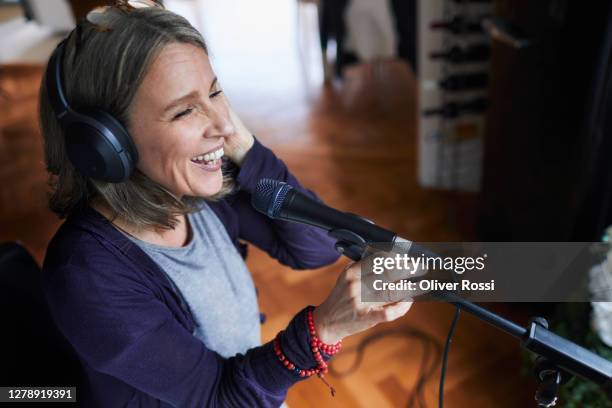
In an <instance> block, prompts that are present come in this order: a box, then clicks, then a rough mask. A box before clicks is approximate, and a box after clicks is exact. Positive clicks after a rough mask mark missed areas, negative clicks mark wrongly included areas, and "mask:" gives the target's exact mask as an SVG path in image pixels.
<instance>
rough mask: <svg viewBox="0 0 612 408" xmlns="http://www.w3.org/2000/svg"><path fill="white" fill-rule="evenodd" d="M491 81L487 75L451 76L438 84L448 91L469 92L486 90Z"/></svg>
mask: <svg viewBox="0 0 612 408" xmlns="http://www.w3.org/2000/svg"><path fill="white" fill-rule="evenodd" d="M488 81H489V76H488V75H487V74H486V73H475V74H457V75H450V76H448V77H446V78H445V79H443V80H441V81H439V82H438V86H439V87H440V88H442V89H444V90H447V91H468V90H472V89H479V88H485V87H486V86H487V83H488Z"/></svg>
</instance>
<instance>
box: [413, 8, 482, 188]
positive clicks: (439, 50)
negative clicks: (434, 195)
mask: <svg viewBox="0 0 612 408" xmlns="http://www.w3.org/2000/svg"><path fill="white" fill-rule="evenodd" d="M492 14H493V2H492V1H482V0H481V1H474V0H471V1H468V0H464V1H458V0H419V1H418V3H417V16H418V18H417V25H418V27H417V41H418V45H417V49H418V87H417V89H418V96H417V98H418V103H417V109H418V112H417V122H418V123H417V129H418V130H417V134H418V149H419V154H418V157H419V162H418V181H419V184H420V185H421V186H423V187H426V188H436V189H445V190H456V191H479V190H480V184H481V177H482V155H483V144H484V143H483V139H484V128H485V111H486V103H487V102H486V101H487V78H488V74H489V61H488V59H489V58H488V50H489V43H490V41H489V38H488V36H487V35H486V34H485V32H484V31H482V30H479V28H480V24H481V21H482V19H483V18H484V17H487V16H490V15H492ZM445 22H451V24H450V25H447V24H444V23H445ZM483 77H484V78H483Z"/></svg>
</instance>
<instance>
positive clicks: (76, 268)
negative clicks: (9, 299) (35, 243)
mask: <svg viewBox="0 0 612 408" xmlns="http://www.w3.org/2000/svg"><path fill="white" fill-rule="evenodd" d="M263 177H269V178H273V179H277V180H283V181H286V182H288V183H290V184H291V185H293V186H294V187H296V188H298V189H300V190H301V191H302V192H305V193H307V194H311V195H313V194H312V193H311V192H309V191H308V190H305V189H304V188H303V187H301V186H300V185H299V183H298V182H297V180H296V179H295V177H293V176H292V175H291V174H290V173H289V171H288V170H287V167H286V166H285V164H284V163H283V162H282V161H281V160H279V159H278V158H277V157H276V156H275V155H274V153H272V151H270V150H269V149H267V148H266V147H264V146H263V145H262V144H261V143H259V142H258V141H256V142H255V144H254V146H253V148H252V149H251V150H250V151H249V153H248V154H247V157H246V158H245V161H244V163H243V166H242V167H241V168H240V171H239V173H238V175H237V178H236V179H237V183H238V186H239V192H238V193H237V194H235V195H232V196H231V197H229V198H227V199H225V200H222V201H219V202H214V203H210V204H209V205H210V207H211V208H212V209H213V211H214V212H215V213H216V214H217V216H218V217H219V219H220V220H221V222H222V223H223V224H224V225H225V227H226V229H227V232H228V234H229V236H230V238H231V239H232V241H233V242H234V244H235V245H236V247H237V248H238V249H239V251H240V252H241V254H242V255H243V256H246V245H244V244H242V243H241V242H240V241H239V240H244V241H248V242H251V243H253V244H254V245H256V246H258V247H260V248H262V249H263V250H265V251H266V252H268V253H269V254H270V255H271V256H273V257H274V258H276V259H278V260H279V261H280V262H281V263H283V264H285V265H288V266H291V267H293V268H296V269H306V268H316V267H320V266H323V265H327V264H330V263H332V262H334V261H335V260H336V259H337V258H338V254H337V253H336V252H335V250H334V248H333V240H332V239H330V238H329V237H328V236H327V235H326V233H325V232H324V231H321V230H318V229H315V228H312V227H308V226H304V225H300V224H295V223H287V222H282V221H273V220H270V219H268V218H267V217H265V216H263V215H261V214H260V213H258V212H256V211H255V210H254V209H252V208H251V205H250V194H251V192H253V191H254V188H255V185H256V183H257V181H258V180H259V179H260V178H263ZM313 196H314V195H313ZM43 288H44V291H45V295H46V298H47V301H48V304H49V307H50V310H51V313H52V315H53V318H54V320H55V322H56V324H57V325H58V327H59V329H60V331H61V332H62V333H63V334H64V336H65V337H66V338H67V339H68V341H69V342H70V343H71V344H72V346H73V347H74V349H75V351H76V353H77V355H78V356H79V359H80V360H81V362H82V364H83V368H84V371H85V374H86V376H87V380H88V382H89V385H90V386H89V388H90V393H91V396H92V398H93V402H88V405H85V406H89V404H92V405H93V404H94V403H95V404H96V405H98V406H100V407H169V406H173V407H181V408H182V407H198V408H201V407H205V406H207V407H208V406H211V407H216V406H219V407H230V406H231V407H271V406H279V405H281V404H282V402H283V401H284V400H285V397H286V394H287V390H288V389H289V387H290V386H291V385H292V384H294V383H295V382H297V381H298V380H299V379H300V378H299V377H298V376H297V375H296V374H294V373H292V372H290V371H288V370H287V369H286V368H284V366H282V364H281V363H280V362H279V361H278V360H277V357H276V356H275V354H274V351H273V348H272V344H271V343H267V344H264V345H263V346H260V347H256V348H253V349H250V350H249V351H248V352H247V353H246V354H245V355H240V354H239V355H236V356H234V357H232V358H229V359H224V358H222V357H221V356H219V355H218V354H217V353H215V352H214V351H212V350H209V349H207V348H206V346H205V345H204V344H203V343H202V342H201V341H200V340H198V339H197V338H196V337H194V336H193V335H192V332H193V329H194V320H193V317H192V316H191V314H190V312H189V310H188V308H186V307H185V306H184V305H182V302H181V299H180V298H179V297H178V296H177V294H176V293H175V292H174V291H173V290H172V287H171V285H170V283H169V281H168V278H167V277H166V275H165V274H164V272H163V271H162V270H161V269H160V268H159V267H158V266H157V264H155V263H154V262H153V261H152V260H151V259H150V258H149V257H148V256H147V255H146V254H145V253H144V252H143V251H142V250H141V249H140V248H138V246H136V245H135V244H133V243H132V242H131V241H130V240H129V239H127V238H126V237H124V236H123V234H121V233H120V232H118V231H117V230H116V229H115V228H114V227H113V226H112V225H111V224H110V223H109V222H108V221H107V220H106V218H104V217H103V216H102V215H100V214H99V213H97V212H96V211H94V210H93V209H91V208H88V209H86V210H84V211H81V212H79V213H75V214H72V215H71V216H70V217H68V219H67V220H66V222H64V224H63V225H62V226H61V227H60V229H59V230H58V232H57V233H56V235H55V236H54V238H53V240H52V241H51V243H50V244H49V247H48V250H47V256H46V258H45V261H44V266H43ZM228 301H231V299H228ZM219 306H220V307H222V305H219ZM308 337H309V334H308V330H307V324H306V319H305V312H304V310H302V311H301V312H300V313H298V314H297V315H296V316H295V317H294V318H293V320H292V321H291V322H290V323H289V325H288V326H287V329H286V330H285V332H284V334H283V335H282V336H281V346H282V349H283V351H284V353H285V354H286V355H287V357H288V358H289V359H290V360H291V361H293V362H295V363H296V366H298V367H304V368H307V367H311V366H313V365H314V364H315V363H314V360H313V358H312V355H311V351H310V346H309V341H308ZM80 395H81V397H83V395H84V394H83V393H82V392H81V393H80ZM86 395H89V393H86Z"/></svg>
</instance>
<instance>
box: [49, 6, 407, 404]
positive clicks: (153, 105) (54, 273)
mask: <svg viewBox="0 0 612 408" xmlns="http://www.w3.org/2000/svg"><path fill="white" fill-rule="evenodd" d="M140 3H141V4H142V2H140ZM40 123H41V130H42V134H43V136H44V140H45V154H46V163H47V168H48V170H49V172H50V173H51V180H52V185H53V191H52V194H51V197H50V207H51V209H52V210H53V211H54V212H56V213H57V214H58V215H59V216H60V217H62V218H66V221H65V222H64V224H63V225H62V226H61V228H60V229H59V230H58V232H57V233H56V235H55V237H54V238H53V240H52V242H51V243H50V244H49V247H48V251H47V256H46V259H45V262H44V274H43V275H44V277H43V284H44V290H45V294H46V297H47V301H48V303H49V307H50V310H51V312H52V315H53V318H54V320H55V321H56V323H57V325H58V327H59V329H60V330H61V332H62V333H63V334H64V336H65V337H66V338H67V339H68V341H69V342H70V343H71V345H72V346H73V348H74V350H75V352H76V354H77V355H78V357H79V359H80V361H81V363H82V366H83V369H84V372H85V374H86V378H87V385H88V389H89V392H88V393H86V394H90V395H91V397H90V398H91V400H90V401H87V402H86V405H85V406H100V407H169V406H173V407H204V406H224V407H225V406H227V407H253V406H279V405H281V404H282V403H283V401H284V400H285V398H286V394H287V391H288V389H289V387H290V386H291V385H292V384H294V383H296V382H297V381H299V380H302V379H305V378H307V377H309V376H312V375H319V374H320V375H323V374H324V373H325V372H326V361H327V360H329V358H331V355H333V354H335V352H337V351H338V349H339V344H340V343H339V342H340V341H341V339H342V338H343V337H345V336H348V335H351V334H354V333H357V332H360V331H363V330H365V329H367V328H369V327H372V326H373V325H375V324H377V323H379V322H382V321H388V320H392V319H395V318H397V317H399V316H401V315H403V314H405V313H406V312H407V311H408V309H409V307H410V303H398V304H388V305H381V306H379V307H376V308H371V307H365V306H364V305H363V304H362V303H360V302H359V301H358V297H359V290H358V289H359V281H360V277H359V268H360V266H359V264H355V265H353V266H352V267H350V268H347V269H345V270H344V271H343V272H342V273H341V274H340V275H339V278H338V280H337V282H336V286H335V287H334V288H333V290H332V291H331V293H330V294H329V296H328V297H327V299H326V300H325V301H324V302H323V303H322V304H321V305H319V306H317V307H312V306H308V307H305V308H304V309H303V310H302V311H301V312H299V313H298V314H297V315H296V316H295V317H294V318H293V319H292V320H291V321H290V322H289V323H288V325H287V327H286V329H285V330H283V331H281V332H280V333H279V335H278V336H277V337H276V340H275V341H273V342H269V343H266V344H263V345H262V344H261V342H260V319H259V310H258V306H257V299H256V293H255V287H254V284H253V281H252V278H251V275H250V273H249V271H248V269H247V267H246V265H245V262H244V258H245V256H246V245H245V244H243V242H250V243H252V244H254V245H256V246H258V247H260V248H262V249H263V250H265V251H266V252H267V253H269V254H270V255H271V256H273V257H275V258H276V259H277V260H278V261H279V262H281V263H283V264H285V265H289V266H291V267H293V268H295V269H304V268H316V267H320V266H323V265H327V264H330V263H332V262H334V261H335V260H336V259H337V255H336V253H335V251H334V249H333V243H332V242H331V241H330V239H329V238H328V237H327V236H326V235H325V234H324V233H323V232H321V231H319V230H316V229H314V228H311V227H307V226H302V225H298V224H291V223H285V222H281V221H273V220H270V219H268V218H266V217H265V216H263V215H261V214H259V213H257V212H256V211H254V210H253V209H252V208H251V206H250V204H249V202H250V195H251V193H252V192H253V190H254V187H255V185H256V183H257V181H258V180H259V179H261V178H264V177H268V178H273V179H278V180H282V181H285V182H287V183H289V184H291V185H292V186H293V187H294V188H296V189H299V190H300V191H302V192H303V193H305V194H309V195H311V196H312V193H311V192H309V191H308V190H305V189H304V188H303V187H302V186H300V184H299V183H298V181H297V180H296V179H295V177H293V176H292V175H291V173H290V172H289V171H288V170H287V167H286V166H285V165H284V163H283V162H282V161H280V160H279V159H278V158H277V157H276V156H275V155H274V153H273V152H272V151H270V150H269V149H267V148H266V147H264V146H263V145H262V144H261V143H260V142H259V141H258V140H256V139H254V138H253V136H252V135H251V133H250V132H249V131H248V130H247V129H246V128H245V126H244V125H243V124H242V122H241V121H240V119H239V118H238V117H237V116H236V115H235V114H234V112H233V111H232V109H231V107H230V105H229V104H228V102H227V100H226V99H225V96H224V95H223V92H222V90H221V87H220V84H219V81H218V80H217V78H216V76H215V74H214V72H213V70H212V68H211V65H210V62H209V59H208V54H207V48H206V45H205V43H204V40H203V39H202V36H201V35H200V33H199V32H198V31H197V30H195V29H194V28H193V27H192V26H191V25H190V24H189V23H188V22H187V21H186V20H185V19H183V18H182V17H179V16H178V15H176V14H173V13H171V12H169V11H166V10H164V9H163V8H162V7H160V6H156V5H155V4H152V5H151V7H146V8H135V7H133V5H131V4H129V3H128V2H118V3H117V4H115V5H113V6H109V7H106V8H103V9H97V10H95V11H93V12H91V13H90V14H89V15H88V18H87V19H85V20H83V21H81V22H79V24H78V25H77V27H76V28H75V30H73V32H71V33H70V35H69V36H68V37H67V39H66V40H65V41H64V42H63V43H62V44H61V45H60V46H59V47H58V49H57V50H56V51H55V52H54V54H53V56H52V57H51V59H50V61H49V64H48V66H47V73H46V80H45V81H43V86H42V88H41V95H40ZM232 169H233V170H232ZM82 394H83V393H81V395H82ZM83 402H84V403H85V401H83Z"/></svg>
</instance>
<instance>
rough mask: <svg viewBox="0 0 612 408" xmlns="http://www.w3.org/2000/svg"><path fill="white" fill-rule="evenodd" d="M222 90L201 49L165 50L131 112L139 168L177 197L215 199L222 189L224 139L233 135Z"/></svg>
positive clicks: (174, 46)
mask: <svg viewBox="0 0 612 408" xmlns="http://www.w3.org/2000/svg"><path fill="white" fill-rule="evenodd" d="M220 93H221V87H220V85H219V84H218V82H217V79H216V77H215V74H214V72H213V70H212V67H211V66H210V61H209V60H208V56H207V55H206V53H205V52H204V50H202V49H201V48H199V47H197V46H195V45H191V44H183V43H172V44H169V45H167V46H165V47H164V48H163V49H162V51H161V52H160V53H159V55H158V57H157V58H156V59H155V60H154V61H153V63H152V64H151V66H150V68H149V70H148V72H147V73H146V74H145V77H144V78H143V81H142V83H141V85H140V87H139V89H138V91H137V92H136V95H135V97H134V100H133V102H132V106H131V108H130V122H131V124H130V127H129V132H130V135H131V136H132V138H133V140H134V143H135V144H136V148H137V149H138V154H139V161H138V168H139V169H140V171H142V172H143V173H144V174H145V175H147V176H148V177H149V178H151V179H152V180H153V181H155V182H157V183H159V184H160V185H162V186H163V187H165V188H166V189H168V190H169V191H170V192H172V193H174V194H175V195H177V196H179V197H182V196H194V197H210V196H211V195H213V194H216V193H217V192H219V190H220V189H221V186H222V182H223V177H222V175H221V156H222V155H223V142H224V138H225V137H228V136H230V135H231V134H233V133H234V127H233V125H232V122H231V121H230V119H229V110H228V107H227V105H226V103H225V101H224V98H223V95H220Z"/></svg>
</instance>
